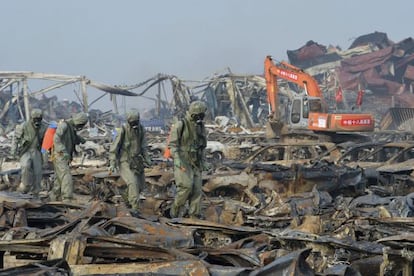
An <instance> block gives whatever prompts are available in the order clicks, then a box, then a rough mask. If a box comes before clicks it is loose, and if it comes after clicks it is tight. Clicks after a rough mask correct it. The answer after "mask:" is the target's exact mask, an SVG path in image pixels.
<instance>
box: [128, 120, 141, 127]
mask: <svg viewBox="0 0 414 276" xmlns="http://www.w3.org/2000/svg"><path fill="white" fill-rule="evenodd" d="M128 124H129V126H130V127H132V128H133V129H137V128H138V126H139V120H136V121H132V122H128Z"/></svg>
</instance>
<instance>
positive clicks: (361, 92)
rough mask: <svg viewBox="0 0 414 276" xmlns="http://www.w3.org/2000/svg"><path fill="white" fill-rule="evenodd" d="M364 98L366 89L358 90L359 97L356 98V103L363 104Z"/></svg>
mask: <svg viewBox="0 0 414 276" xmlns="http://www.w3.org/2000/svg"><path fill="white" fill-rule="evenodd" d="M363 98H364V90H362V89H361V90H359V91H358V97H357V100H356V105H357V106H361V105H362V99H363Z"/></svg>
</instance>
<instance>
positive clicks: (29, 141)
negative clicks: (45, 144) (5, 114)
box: [11, 109, 47, 196]
mask: <svg viewBox="0 0 414 276" xmlns="http://www.w3.org/2000/svg"><path fill="white" fill-rule="evenodd" d="M30 115H31V118H30V120H29V121H27V122H25V123H23V124H22V125H19V126H17V127H16V131H15V137H14V140H13V144H12V150H11V154H12V155H13V157H14V156H16V155H18V156H19V157H20V167H21V183H20V187H19V190H20V191H21V192H24V193H27V192H31V193H33V195H35V196H37V195H38V194H39V192H40V183H41V181H42V162H43V158H42V154H41V152H40V150H41V147H42V141H43V136H44V135H45V132H46V129H47V125H46V124H45V123H44V122H43V113H42V111H41V110H40V109H33V110H32V112H31V114H30Z"/></svg>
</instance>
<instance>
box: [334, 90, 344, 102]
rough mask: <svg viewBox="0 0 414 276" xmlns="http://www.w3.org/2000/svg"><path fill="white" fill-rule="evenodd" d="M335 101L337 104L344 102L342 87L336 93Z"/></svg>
mask: <svg viewBox="0 0 414 276" xmlns="http://www.w3.org/2000/svg"><path fill="white" fill-rule="evenodd" d="M335 100H336V102H337V103H340V102H342V101H343V97H342V88H341V87H339V88H338V90H337V91H336V96H335Z"/></svg>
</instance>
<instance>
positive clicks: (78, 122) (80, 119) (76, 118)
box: [73, 112, 88, 125]
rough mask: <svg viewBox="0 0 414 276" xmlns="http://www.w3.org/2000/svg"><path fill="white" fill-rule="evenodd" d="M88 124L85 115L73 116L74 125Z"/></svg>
mask: <svg viewBox="0 0 414 276" xmlns="http://www.w3.org/2000/svg"><path fill="white" fill-rule="evenodd" d="M87 122H88V115H87V114H86V113H83V112H81V113H78V114H75V115H73V123H74V124H75V125H85V124H86V123H87Z"/></svg>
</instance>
